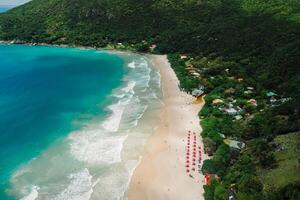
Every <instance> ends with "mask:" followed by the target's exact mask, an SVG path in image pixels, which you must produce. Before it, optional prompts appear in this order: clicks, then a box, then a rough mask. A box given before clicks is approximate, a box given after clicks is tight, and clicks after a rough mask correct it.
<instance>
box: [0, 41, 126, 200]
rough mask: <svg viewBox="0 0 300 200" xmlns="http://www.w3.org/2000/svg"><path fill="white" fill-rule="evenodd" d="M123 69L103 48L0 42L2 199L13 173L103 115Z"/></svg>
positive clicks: (119, 82) (120, 63) (119, 62)
mask: <svg viewBox="0 0 300 200" xmlns="http://www.w3.org/2000/svg"><path fill="white" fill-rule="evenodd" d="M123 73H124V69H123V60H122V59H121V58H119V57H118V56H116V55H113V54H108V53H105V52H97V51H94V50H79V49H68V48H56V47H30V46H22V45H0V158H1V159H0V183H1V184H0V199H5V197H4V196H5V195H4V190H5V187H6V186H7V183H8V180H9V178H10V176H11V175H12V173H13V172H14V171H15V170H16V169H17V168H18V167H19V166H20V165H22V164H24V163H26V162H28V161H29V160H31V159H33V158H34V157H36V156H38V155H39V154H40V153H41V152H42V151H43V150H44V149H46V148H47V146H49V145H50V144H51V143H53V142H54V141H57V140H59V139H60V138H62V137H64V136H66V135H67V134H68V133H69V132H70V131H71V130H74V129H76V128H79V127H78V126H80V125H76V124H78V123H74V121H76V120H89V117H88V116H95V115H97V116H98V115H102V114H103V115H104V114H105V113H104V108H103V106H101V105H102V104H103V103H104V100H105V98H106V97H107V96H108V95H109V94H110V93H111V91H112V90H113V89H114V88H116V87H118V86H119V85H120V84H121V79H122V76H123ZM83 116H84V117H83ZM79 124H80V123H79Z"/></svg>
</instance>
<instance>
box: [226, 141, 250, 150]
mask: <svg viewBox="0 0 300 200" xmlns="http://www.w3.org/2000/svg"><path fill="white" fill-rule="evenodd" d="M224 143H225V144H227V145H228V146H230V147H231V148H236V149H242V148H244V147H245V146H246V145H245V143H244V142H240V141H237V140H231V139H225V140H224Z"/></svg>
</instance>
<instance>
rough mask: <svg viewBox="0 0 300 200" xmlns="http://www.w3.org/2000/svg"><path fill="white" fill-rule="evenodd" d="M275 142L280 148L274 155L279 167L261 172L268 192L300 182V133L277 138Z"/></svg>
mask: <svg viewBox="0 0 300 200" xmlns="http://www.w3.org/2000/svg"><path fill="white" fill-rule="evenodd" d="M274 142H275V143H276V145H279V147H278V148H280V150H278V151H276V152H275V153H274V155H275V158H276V160H277V165H278V166H277V167H276V168H274V169H271V170H262V169H260V170H259V174H260V176H261V178H262V182H263V184H264V190H265V191H266V192H270V191H272V190H273V191H274V190H277V189H280V188H282V187H284V186H286V185H288V184H289V183H293V182H296V181H300V173H299V171H300V165H299V159H300V132H296V133H290V134H287V135H280V136H277V137H276V138H275V140H274Z"/></svg>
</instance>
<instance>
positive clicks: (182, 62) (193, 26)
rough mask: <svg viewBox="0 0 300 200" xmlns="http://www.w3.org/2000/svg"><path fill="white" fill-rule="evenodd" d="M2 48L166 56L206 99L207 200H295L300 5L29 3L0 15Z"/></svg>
mask: <svg viewBox="0 0 300 200" xmlns="http://www.w3.org/2000/svg"><path fill="white" fill-rule="evenodd" d="M0 39H2V40H21V41H25V42H40V43H42V42H44V43H50V44H69V45H84V46H94V47H111V48H120V49H130V50H137V51H141V52H147V51H151V52H154V53H167V54H169V57H168V58H169V61H170V62H171V64H172V67H173V68H174V70H175V72H176V74H177V76H178V78H179V80H180V86H181V88H182V89H184V90H185V91H187V92H192V91H193V90H194V89H195V88H202V87H203V90H204V92H205V94H206V96H205V101H206V105H205V106H204V108H203V109H202V111H201V112H200V113H199V117H200V118H201V124H202V126H203V128H204V130H203V133H202V134H203V137H204V143H205V150H206V151H207V152H208V153H209V154H211V155H214V156H213V158H212V159H211V160H207V161H205V162H204V165H203V169H202V171H203V172H204V173H214V174H217V175H218V176H219V180H215V181H212V184H211V186H205V188H204V189H205V198H206V199H220V200H222V199H228V195H227V191H228V189H229V188H232V189H234V190H235V191H236V196H237V199H247V200H248V199H267V200H277V199H299V191H300V188H299V187H300V183H299V176H298V175H299V157H297V156H296V155H299V149H298V148H299V147H298V146H299V145H298V146H297V145H294V144H295V141H297V138H298V135H299V133H294V134H288V133H291V132H296V131H299V130H300V120H299V119H300V67H299V64H300V1H299V0H272V1H270V0H144V1H141V0H89V1H85V0H72V1H70V0H33V1H31V2H30V3H28V4H25V5H24V6H21V7H18V8H15V9H12V10H11V11H9V12H7V13H4V14H0ZM154 47H155V48H154ZM183 55H184V56H183ZM224 139H226V140H224ZM236 141H239V143H237V142H236ZM224 143H226V144H224ZM227 144H228V145H229V146H230V147H229V146H227ZM287 144H291V145H287ZM292 144H293V145H292ZM239 145H240V146H239ZM243 145H245V146H243ZM278 146H282V147H283V148H284V150H278V148H279V147H278ZM297 160H298V162H297Z"/></svg>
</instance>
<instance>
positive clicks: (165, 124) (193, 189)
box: [127, 55, 207, 200]
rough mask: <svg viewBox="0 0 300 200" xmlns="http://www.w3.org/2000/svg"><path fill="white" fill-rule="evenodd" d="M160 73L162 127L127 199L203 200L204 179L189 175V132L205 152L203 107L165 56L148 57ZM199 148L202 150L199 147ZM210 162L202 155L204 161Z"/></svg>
mask: <svg viewBox="0 0 300 200" xmlns="http://www.w3.org/2000/svg"><path fill="white" fill-rule="evenodd" d="M149 57H150V59H151V61H152V62H153V64H154V65H155V66H156V67H158V69H159V70H160V73H161V79H162V90H163V102H164V106H163V108H162V111H161V114H160V116H158V117H160V118H161V123H160V124H159V126H158V129H157V130H156V132H155V133H154V134H153V135H152V136H151V137H150V139H149V140H148V143H147V145H146V147H145V151H144V154H143V158H142V161H141V163H140V164H139V166H138V167H137V168H136V170H135V171H134V174H133V177H132V179H131V182H130V186H129V190H128V192H127V198H128V199H129V200H141V199H143V200H146V199H149V200H154V199H155V200H160V199H161V200H166V199H172V200H176V199H178V200H185V199H189V200H194V199H195V200H196V199H197V200H199V199H200V200H201V199H204V197H203V192H204V191H203V180H204V178H203V176H202V175H200V174H199V173H198V172H197V171H198V170H197V169H196V170H195V171H196V172H193V171H191V172H192V175H193V178H191V177H189V173H186V148H187V135H188V131H189V130H190V131H191V132H196V133H197V145H199V146H201V148H202V149H203V143H202V140H201V138H200V137H199V136H200V132H201V131H202V129H201V127H200V124H199V118H198V112H199V111H200V109H201V108H202V106H203V103H202V104H192V102H193V100H194V98H193V97H192V96H190V95H188V94H186V93H184V92H181V91H180V90H179V88H178V83H179V82H178V79H177V77H176V75H175V73H174V71H173V70H172V68H171V67H170V65H169V63H168V61H167V58H166V56H156V55H151V56H149ZM199 148H200V147H199ZM206 158H207V156H206V155H204V154H203V153H202V160H205V159H206Z"/></svg>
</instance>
